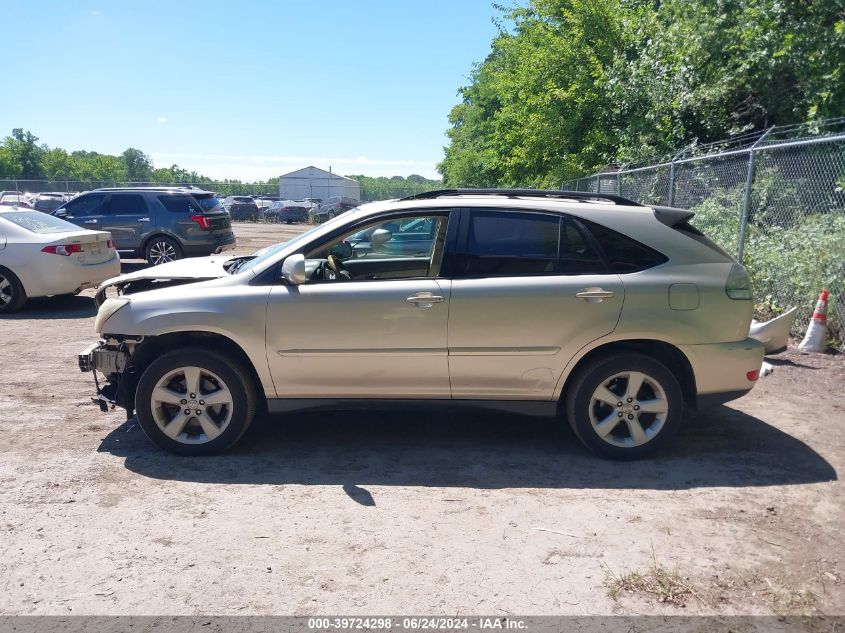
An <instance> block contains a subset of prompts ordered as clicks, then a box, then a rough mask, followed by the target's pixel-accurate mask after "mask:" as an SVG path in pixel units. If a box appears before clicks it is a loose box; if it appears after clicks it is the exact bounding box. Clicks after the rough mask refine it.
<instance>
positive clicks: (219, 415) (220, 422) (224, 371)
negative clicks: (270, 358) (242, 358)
mask: <svg viewBox="0 0 845 633" xmlns="http://www.w3.org/2000/svg"><path fill="white" fill-rule="evenodd" d="M255 407H256V395H255V385H254V384H253V382H252V380H251V379H250V372H249V370H248V369H247V368H246V367H244V366H243V364H242V363H240V362H238V361H237V360H235V359H234V358H231V357H230V356H227V355H223V354H220V353H217V352H211V351H207V350H204V349H200V348H196V347H185V348H180V349H176V350H173V351H171V352H168V353H166V354H164V355H162V356H161V357H159V358H158V359H156V360H155V361H153V362H152V363H151V364H150V366H149V367H147V369H146V370H145V371H144V373H143V375H142V376H141V380H140V381H139V383H138V389H137V391H136V393H135V410H136V411H137V413H138V422H139V424H140V425H141V428H142V429H143V430H144V433H146V435H147V437H149V438H150V439H151V440H152V441H153V442H154V443H155V444H157V445H158V446H159V447H161V448H163V449H164V450H166V451H169V452H171V453H175V454H177V455H213V454H217V453H221V452H223V451H225V450H227V449H229V448H231V447H232V446H233V445H234V444H235V443H236V442H237V441H238V440H239V439H240V438H241V437H242V436H243V434H244V433H246V431H247V429H248V428H249V425H250V424H251V423H252V419H253V417H254V416H255Z"/></svg>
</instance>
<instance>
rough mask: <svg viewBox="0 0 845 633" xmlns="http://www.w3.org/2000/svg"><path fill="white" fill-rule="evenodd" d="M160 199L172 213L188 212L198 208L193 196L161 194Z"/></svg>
mask: <svg viewBox="0 0 845 633" xmlns="http://www.w3.org/2000/svg"><path fill="white" fill-rule="evenodd" d="M158 201H159V202H161V204H162V205H163V206H164V208H165V209H167V210H168V211H170V212H171V213H188V212H190V211H195V210H196V207H195V206H194V201H193V198H191V196H177V195H168V196H159V197H158Z"/></svg>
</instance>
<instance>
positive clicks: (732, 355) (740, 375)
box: [679, 338, 763, 408]
mask: <svg viewBox="0 0 845 633" xmlns="http://www.w3.org/2000/svg"><path fill="white" fill-rule="evenodd" d="M679 347H680V349H681V351H682V352H683V353H684V354H686V356H687V358H688V359H689V361H690V365H691V366H692V370H693V373H694V374H695V384H696V391H697V401H698V407H699V408H703V407H707V406H713V405H718V404H722V403H724V402H729V401H731V400H735V399H737V398H740V397H742V396H744V395H745V394H746V393H748V392H749V391H751V389H753V388H754V385H755V384H756V382H757V381H756V379H755V380H749V379H748V372H752V371H759V370H760V366H761V365H762V364H763V344H762V343H760V342H759V341H756V340H754V339H752V338H747V339H745V340H744V341H736V342H732V343H711V344H709V345H680V346H679Z"/></svg>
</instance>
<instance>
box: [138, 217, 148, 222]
mask: <svg viewBox="0 0 845 633" xmlns="http://www.w3.org/2000/svg"><path fill="white" fill-rule="evenodd" d="M149 221H150V219H149V218H138V219H137V220H136V222H149Z"/></svg>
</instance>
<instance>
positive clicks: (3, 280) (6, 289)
mask: <svg viewBox="0 0 845 633" xmlns="http://www.w3.org/2000/svg"><path fill="white" fill-rule="evenodd" d="M24 303H26V291H25V290H24V288H23V284H22V283H21V281H20V279H18V278H17V275H15V273H13V272H12V271H11V270H9V269H8V268H3V267H2V266H0V314H11V313H12V312H17V311H18V310H20V309H21V308H22V307H23V304H24Z"/></svg>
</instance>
